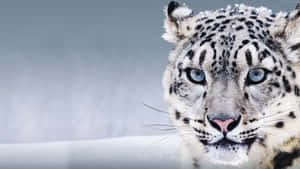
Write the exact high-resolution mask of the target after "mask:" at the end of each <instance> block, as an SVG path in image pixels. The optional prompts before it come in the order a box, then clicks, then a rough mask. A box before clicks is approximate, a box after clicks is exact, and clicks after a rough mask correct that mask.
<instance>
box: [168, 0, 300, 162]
mask: <svg viewBox="0 0 300 169" xmlns="http://www.w3.org/2000/svg"><path fill="white" fill-rule="evenodd" d="M165 13H166V20H165V25H164V27H165V30H166V33H165V34H164V35H163V38H164V39H165V40H167V41H169V42H171V43H174V44H175V48H174V49H173V50H172V51H171V53H170V55H169V63H168V66H167V69H166V71H165V74H164V78H163V86H164V90H165V91H164V92H165V95H164V97H165V100H166V102H167V103H168V109H169V114H170V118H171V120H172V122H173V124H174V125H175V126H176V127H177V129H178V131H179V134H180V135H181V137H182V138H183V140H184V142H185V143H186V145H187V146H188V147H189V148H190V151H191V154H192V156H193V157H194V158H195V159H197V158H201V161H206V160H205V159H207V160H209V161H211V162H213V163H220V164H228V165H237V164H240V165H242V164H243V163H247V161H249V160H251V159H250V158H251V157H252V156H253V157H254V156H255V155H256V156H261V157H263V156H267V154H268V153H269V155H268V157H270V159H269V161H268V162H263V161H260V162H259V163H268V165H270V166H272V167H273V168H276V165H277V166H278V165H281V164H278V162H276V160H274V159H275V158H278V156H279V153H283V152H285V153H292V152H293V151H296V150H297V153H298V154H297V155H296V156H295V157H294V158H293V160H294V159H297V158H298V157H299V156H300V151H299V150H298V142H299V134H300V120H299V118H298V116H299V115H300V66H299V56H300V10H299V9H296V10H294V11H292V12H290V13H288V14H287V13H277V14H275V13H272V12H271V11H270V10H268V9H266V8H254V7H248V6H245V5H236V6H235V7H227V8H226V9H219V10H216V11H205V12H200V13H194V12H193V11H192V10H191V9H189V8H188V7H187V6H185V5H180V4H179V3H177V2H170V3H169V5H168V7H167V8H166V10H165ZM299 149H300V147H299ZM298 151H299V152H298ZM270 154H271V155H270ZM197 165H198V164H197ZM199 165H200V166H201V162H200V164H199ZM289 165H291V164H289Z"/></svg>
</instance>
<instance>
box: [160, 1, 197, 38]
mask: <svg viewBox="0 0 300 169" xmlns="http://www.w3.org/2000/svg"><path fill="white" fill-rule="evenodd" d="M192 13H193V11H192V10H191V9H189V8H188V7H187V6H186V5H181V4H179V3H178V2H176V1H171V2H170V3H169V4H168V6H167V8H166V9H165V15H166V19H165V23H164V28H165V31H166V33H165V34H163V36H162V37H163V38H164V39H165V40H166V41H168V42H171V43H176V42H178V41H179V40H180V39H182V38H184V37H185V35H184V33H183V32H182V31H180V25H181V23H182V22H183V21H184V20H185V19H186V18H189V17H191V16H192Z"/></svg>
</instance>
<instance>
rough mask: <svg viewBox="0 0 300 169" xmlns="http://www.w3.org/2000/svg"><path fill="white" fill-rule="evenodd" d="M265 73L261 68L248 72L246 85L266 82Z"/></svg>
mask: <svg viewBox="0 0 300 169" xmlns="http://www.w3.org/2000/svg"><path fill="white" fill-rule="evenodd" d="M266 77H267V71H266V70H265V69H263V68H254V69H252V70H250V71H249V72H248V76H247V80H246V83H247V84H248V85H250V84H258V83H261V82H263V81H265V80H266Z"/></svg>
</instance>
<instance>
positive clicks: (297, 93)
mask: <svg viewBox="0 0 300 169" xmlns="http://www.w3.org/2000/svg"><path fill="white" fill-rule="evenodd" d="M294 91H295V95H296V96H300V90H299V87H298V86H297V85H295V88H294Z"/></svg>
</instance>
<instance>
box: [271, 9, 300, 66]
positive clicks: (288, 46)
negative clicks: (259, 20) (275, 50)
mask: <svg viewBox="0 0 300 169" xmlns="http://www.w3.org/2000/svg"><path fill="white" fill-rule="evenodd" d="M282 25H283V26H281V28H280V29H281V31H278V32H277V34H276V35H275V37H277V38H279V41H281V42H282V44H283V50H284V52H285V53H286V55H287V59H288V60H289V61H290V62H292V63H298V62H300V4H297V7H296V9H295V10H293V11H292V12H290V13H289V14H288V15H287V16H286V17H285V23H284V24H282ZM277 30H278V29H277Z"/></svg>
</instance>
